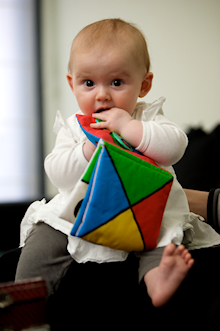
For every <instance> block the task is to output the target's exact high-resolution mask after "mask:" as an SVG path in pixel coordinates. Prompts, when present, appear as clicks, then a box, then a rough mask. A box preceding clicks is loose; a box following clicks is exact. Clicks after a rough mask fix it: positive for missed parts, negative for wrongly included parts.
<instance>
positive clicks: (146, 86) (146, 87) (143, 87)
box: [139, 72, 154, 98]
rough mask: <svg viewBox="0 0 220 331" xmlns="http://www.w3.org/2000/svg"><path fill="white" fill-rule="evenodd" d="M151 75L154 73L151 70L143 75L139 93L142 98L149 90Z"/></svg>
mask: <svg viewBox="0 0 220 331" xmlns="http://www.w3.org/2000/svg"><path fill="white" fill-rule="evenodd" d="M153 77H154V75H153V73H152V72H147V73H146V75H145V76H144V80H143V82H142V84H141V90H140V94H139V97H140V98H143V97H144V96H145V95H146V94H147V93H148V92H149V91H150V89H151V86H152V80H153Z"/></svg>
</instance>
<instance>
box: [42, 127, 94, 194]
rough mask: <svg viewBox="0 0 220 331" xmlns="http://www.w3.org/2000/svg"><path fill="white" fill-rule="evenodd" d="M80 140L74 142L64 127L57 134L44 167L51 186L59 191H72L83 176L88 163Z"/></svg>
mask: <svg viewBox="0 0 220 331" xmlns="http://www.w3.org/2000/svg"><path fill="white" fill-rule="evenodd" d="M85 140H86V139H84V141H83V140H82V139H79V141H78V142H76V141H75V140H74V139H73V137H72V136H71V133H70V132H68V130H66V129H65V128H64V127H62V128H61V129H60V131H59V132H58V134H57V139H56V143H55V147H54V149H53V150H52V152H51V153H50V154H49V155H48V156H47V157H46V159H45V162H44V166H45V171H46V173H47V176H48V177H49V179H50V181H51V182H52V184H53V185H54V186H55V187H57V188H59V189H64V190H68V189H72V188H73V187H74V186H75V184H76V183H77V181H78V179H79V178H80V177H81V175H82V174H83V172H84V170H85V168H86V166H87V164H88V161H87V160H86V158H85V156H84V154H83V145H84V144H85Z"/></svg>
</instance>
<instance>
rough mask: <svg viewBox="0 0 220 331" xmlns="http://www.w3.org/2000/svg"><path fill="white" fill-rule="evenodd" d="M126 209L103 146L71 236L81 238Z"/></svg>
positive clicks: (115, 173) (123, 197) (124, 198)
mask: <svg viewBox="0 0 220 331" xmlns="http://www.w3.org/2000/svg"><path fill="white" fill-rule="evenodd" d="M127 208H129V203H128V200H127V198H126V195H125V192H124V189H123V187H122V184H121V181H120V179H119V177H118V174H117V172H116V171H115V168H114V166H113V164H112V161H111V158H110V157H109V154H108V152H107V150H106V148H105V147H104V146H103V148H102V150H101V152H100V155H99V158H98V160H97V163H96V167H95V169H94V171H93V175H92V177H91V180H90V183H89V186H88V189H87V192H86V196H85V198H84V200H83V203H82V205H81V208H80V212H79V214H78V216H77V220H76V223H75V224H74V227H73V230H72V232H71V234H74V235H76V236H83V235H85V234H87V233H89V232H91V231H93V230H95V229H96V228H97V227H99V226H101V225H103V224H105V223H106V222H108V221H109V220H110V219H112V218H114V217H115V216H116V215H118V214H120V213H121V212H122V211H123V210H126V209H127ZM83 214H84V215H83ZM76 228H77V230H76ZM73 232H74V233H73Z"/></svg>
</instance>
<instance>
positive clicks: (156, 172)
mask: <svg viewBox="0 0 220 331" xmlns="http://www.w3.org/2000/svg"><path fill="white" fill-rule="evenodd" d="M105 145H106V147H107V150H108V152H109V155H110V156H111V158H112V161H113V163H114V166H115V168H116V170H117V172H118V175H119V177H120V178H121V181H122V184H123V186H124V189H125V191H126V194H127V197H128V199H129V201H130V204H131V205H133V204H136V203H137V202H138V201H140V200H142V199H144V198H146V197H147V196H148V195H151V194H152V193H154V192H155V191H157V190H159V189H160V188H162V187H163V186H164V185H165V184H166V183H168V182H169V181H170V180H172V177H173V176H172V175H171V174H170V173H169V172H167V171H165V170H163V169H161V168H158V167H156V166H154V165H152V164H150V163H148V162H147V161H144V160H142V159H140V158H139V157H138V154H137V156H135V155H133V154H130V153H127V152H126V151H123V150H122V149H119V148H117V147H115V146H113V145H111V144H108V143H106V142H105Z"/></svg>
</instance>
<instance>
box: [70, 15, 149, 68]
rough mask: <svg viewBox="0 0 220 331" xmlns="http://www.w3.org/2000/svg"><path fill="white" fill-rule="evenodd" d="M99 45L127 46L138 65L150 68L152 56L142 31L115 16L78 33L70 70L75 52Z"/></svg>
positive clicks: (85, 50) (105, 47)
mask: <svg viewBox="0 0 220 331" xmlns="http://www.w3.org/2000/svg"><path fill="white" fill-rule="evenodd" d="M97 46H98V47H99V48H100V49H105V50H106V49H108V48H109V47H111V46H117V47H119V48H121V47H125V48H127V50H128V51H130V52H132V53H133V55H134V57H135V60H136V61H137V65H140V66H144V70H145V71H146V72H149V70H150V57H149V53H148V49H147V43H146V40H145V37H144V35H143V34H142V32H141V31H140V30H139V29H138V28H137V27H136V26H135V25H134V24H132V23H128V22H125V21H123V20H121V19H119V18H115V19H105V20H102V21H98V22H95V23H92V24H90V25H87V26H86V27H85V28H83V29H82V30H81V31H80V32H79V33H78V34H77V36H76V37H75V39H74V40H73V43H72V47H71V51H70V59H69V64H68V71H69V72H71V70H72V63H73V58H74V53H77V52H81V53H86V52H88V51H90V50H92V49H94V47H97Z"/></svg>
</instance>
